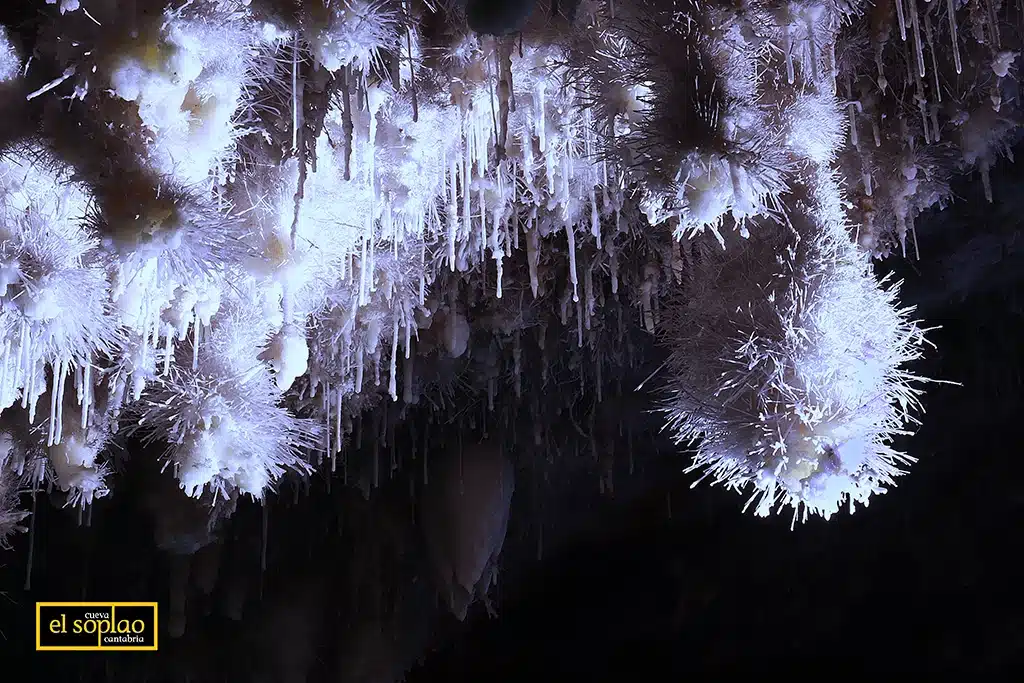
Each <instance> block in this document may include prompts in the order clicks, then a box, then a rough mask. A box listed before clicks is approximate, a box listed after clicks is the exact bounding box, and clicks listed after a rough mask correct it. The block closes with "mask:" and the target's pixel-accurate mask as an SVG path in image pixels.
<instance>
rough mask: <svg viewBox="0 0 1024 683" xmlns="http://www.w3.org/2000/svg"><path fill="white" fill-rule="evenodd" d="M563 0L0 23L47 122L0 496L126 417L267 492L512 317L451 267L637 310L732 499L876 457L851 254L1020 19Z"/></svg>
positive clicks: (940, 185) (192, 4)
mask: <svg viewBox="0 0 1024 683" xmlns="http://www.w3.org/2000/svg"><path fill="white" fill-rule="evenodd" d="M48 2H49V4H54V3H53V2H52V0H48ZM577 4H578V6H577V7H576V16H575V20H574V21H573V22H572V23H571V24H570V23H568V22H566V21H564V20H556V19H550V18H549V16H548V14H546V12H548V10H549V9H550V7H549V6H548V3H545V2H539V3H538V4H537V9H536V10H535V15H536V16H534V17H533V18H531V20H530V22H529V23H528V24H527V26H526V28H525V29H524V31H523V32H522V33H521V34H519V35H515V36H506V37H494V36H482V35H476V34H474V33H472V32H471V31H470V30H469V29H468V28H467V27H466V25H465V18H464V17H463V16H462V14H461V10H460V8H459V6H458V3H452V2H441V3H436V2H423V1H414V0H406V1H404V2H403V1H400V0H309V1H307V2H302V3H290V2H276V1H274V0H251V2H250V1H245V2H243V1H241V0H191V1H189V2H183V1H170V0H137V1H136V2H134V3H130V5H131V7H132V11H130V12H126V11H123V7H122V4H121V3H118V2H115V1H114V0H93V1H91V2H89V3H87V5H80V3H78V2H62V3H60V4H59V6H57V7H54V8H46V7H45V4H44V3H40V5H41V7H40V9H42V10H46V11H47V12H48V14H44V15H42V16H43V17H44V19H43V21H42V23H41V24H40V26H39V27H38V35H37V36H36V41H35V43H34V45H35V48H34V50H35V54H36V55H37V56H36V57H34V58H33V61H32V62H31V63H28V64H27V68H26V63H25V62H23V61H22V59H21V58H20V57H19V53H18V51H17V50H16V49H15V47H14V46H13V45H12V44H11V41H10V40H9V35H8V33H5V32H3V31H0V80H3V81H4V83H3V84H2V85H3V87H2V88H0V97H3V98H8V99H10V100H11V102H12V103H13V101H14V99H17V100H18V102H19V103H21V104H23V105H24V106H26V107H30V108H34V109H32V111H33V112H35V115H38V120H39V121H40V122H41V123H39V124H38V125H34V124H25V125H12V126H10V131H9V132H6V133H5V134H4V136H3V137H0V145H2V149H0V152H2V157H0V239H2V243H0V348H2V360H0V365H2V368H0V369H2V378H0V408H2V409H3V414H2V421H0V429H2V431H0V438H3V439H4V441H3V443H4V444H9V446H6V447H5V448H7V450H6V452H7V453H8V455H3V456H2V457H0V473H2V474H3V477H6V479H4V478H0V502H2V500H3V498H2V497H3V495H4V494H5V492H6V491H8V490H11V488H12V487H16V486H18V485H19V484H17V483H16V482H15V480H16V479H17V477H16V476H15V469H14V468H15V463H26V462H36V461H39V460H40V459H42V461H43V462H48V463H49V464H48V465H47V466H46V467H45V468H34V469H33V468H28V469H25V468H24V467H21V466H19V467H20V469H18V470H17V473H18V475H19V476H21V480H20V481H21V482H22V485H28V484H31V485H34V484H38V483H39V480H40V478H41V477H43V476H49V477H50V479H51V481H53V482H55V483H56V484H57V485H58V486H59V487H60V488H62V489H64V490H66V491H68V492H69V494H70V498H69V500H71V501H72V502H74V503H76V504H77V503H81V504H88V503H89V502H90V501H92V500H93V499H94V498H95V497H97V496H100V495H103V494H105V493H106V492H107V490H108V488H109V481H108V479H109V478H110V477H109V472H110V467H109V466H108V458H110V457H112V456H110V455H109V453H108V451H109V448H108V446H109V445H110V444H112V443H114V442H115V441H116V440H118V439H120V438H122V437H123V436H124V435H126V434H129V435H130V434H137V435H140V436H143V437H145V438H147V439H152V440H155V441H158V442H160V443H162V444H163V445H165V446H166V448H167V451H166V461H167V463H169V465H170V466H171V467H172V468H173V471H174V473H175V476H176V477H177V478H178V480H179V482H180V484H181V486H182V488H183V489H184V490H185V491H186V492H187V493H188V494H189V495H193V496H198V495H200V494H201V493H202V492H203V491H204V490H206V491H214V492H219V493H226V492H227V491H234V490H238V491H241V492H244V493H249V494H252V495H253V496H256V497H260V496H261V495H263V493H264V491H266V490H267V487H268V486H271V485H272V484H273V482H274V481H275V480H276V479H278V478H279V477H281V476H282V475H283V474H284V473H285V472H287V471H288V470H299V471H308V470H309V468H311V467H312V466H314V465H315V464H316V463H317V462H319V461H320V459H321V458H322V455H323V454H328V455H330V456H331V457H332V458H333V457H334V456H335V455H336V454H337V453H339V452H340V451H341V449H342V444H343V443H344V442H345V440H346V439H347V438H348V433H349V431H350V430H351V417H352V415H353V414H354V413H357V412H358V411H359V410H361V409H363V408H364V407H366V406H370V405H373V404H374V401H373V400H371V399H370V398H367V397H376V396H379V395H383V396H385V397H389V399H390V400H394V401H397V400H399V397H400V396H401V398H402V400H404V401H405V402H407V403H413V402H415V401H417V399H418V397H417V395H416V393H417V392H416V390H415V387H417V386H419V384H418V380H417V379H416V376H415V374H414V372H413V369H414V362H416V358H417V356H418V355H423V354H426V353H428V352H434V351H435V350H436V349H443V351H444V353H446V354H447V355H449V356H452V357H461V356H464V355H467V354H468V355H472V354H473V352H474V347H473V342H472V337H473V334H474V333H475V332H478V331H480V330H481V328H482V327H486V326H488V325H489V326H490V329H489V330H484V331H486V332H488V333H490V334H495V335H502V336H503V337H505V338H508V339H512V338H513V337H514V339H515V344H516V346H515V349H519V346H518V344H519V339H520V332H521V331H522V330H521V329H520V328H521V327H522V325H521V316H517V315H516V314H513V315H509V316H505V317H502V318H501V319H500V320H497V319H496V318H494V317H489V318H477V319H473V318H471V316H470V315H469V311H468V309H469V301H468V300H463V299H459V298H453V297H451V296H445V297H441V296H440V290H438V288H437V283H438V282H439V280H440V279H442V278H445V277H449V278H450V277H463V279H464V281H466V282H469V281H470V280H472V282H473V283H474V284H473V285H472V286H473V287H474V288H476V289H475V290H474V291H476V294H474V295H473V296H484V297H491V298H494V299H498V300H501V299H502V298H503V297H505V296H506V292H507V291H508V290H513V291H515V292H518V293H519V294H517V296H519V301H522V300H523V298H522V293H523V292H524V291H525V292H526V297H527V299H529V298H530V297H531V295H532V297H534V298H538V300H546V299H545V296H547V295H553V297H554V299H555V300H554V301H553V302H551V306H552V311H553V315H554V317H555V318H560V319H561V322H562V323H563V324H565V325H566V334H567V335H570V336H576V337H577V339H578V340H579V341H578V343H579V345H580V346H582V345H584V344H585V343H587V342H586V341H585V340H586V339H589V338H590V337H589V336H588V331H590V330H591V329H592V326H594V327H596V326H597V325H598V324H599V321H600V320H601V318H602V316H603V315H604V314H605V311H606V310H607V311H610V310H611V305H610V303H609V302H611V301H612V300H621V301H623V302H625V304H626V305H629V306H636V308H637V309H638V316H639V319H640V320H641V322H642V325H643V326H644V327H646V328H647V329H648V330H649V331H651V332H658V333H660V334H662V335H663V338H664V339H665V340H666V341H667V343H669V344H670V345H671V348H672V361H671V363H670V364H669V365H670V367H671V368H672V376H671V377H668V378H666V383H667V384H668V385H669V388H670V390H671V392H670V398H669V400H668V403H667V406H668V408H667V409H668V415H669V422H670V424H671V425H672V426H673V427H674V428H675V429H676V430H677V433H678V435H679V437H680V439H683V438H688V437H695V438H700V439H702V440H703V442H702V445H701V450H700V455H699V456H698V459H697V463H696V464H697V465H698V466H707V467H708V468H709V470H710V472H711V473H713V475H714V476H715V477H716V478H717V479H719V480H721V481H724V482H727V483H728V484H730V485H733V486H737V487H743V486H746V485H748V484H750V485H752V486H753V487H754V489H755V490H756V491H757V492H759V493H760V495H761V502H760V503H759V504H758V509H759V510H760V511H767V510H769V509H771V508H772V507H773V506H774V504H776V503H778V502H780V501H781V502H784V503H788V504H790V505H792V506H793V507H794V508H796V509H797V511H799V510H800V509H803V510H804V512H812V513H820V514H823V515H825V516H828V515H830V514H832V513H833V512H835V510H836V509H838V507H839V506H840V505H842V504H843V503H844V502H854V501H859V502H866V501H867V499H868V497H869V496H870V495H871V494H872V493H876V492H878V491H880V490H882V487H883V486H884V485H888V484H891V481H892V477H894V476H895V475H896V474H898V467H897V466H898V464H899V463H900V462H904V461H905V460H906V459H905V458H903V457H902V456H899V455H898V454H897V453H895V452H894V451H892V450H891V448H890V446H889V439H890V437H891V436H893V435H894V434H897V433H899V432H900V431H901V430H902V429H904V427H905V425H907V424H908V421H909V420H910V419H911V416H910V414H909V413H910V409H911V408H912V407H913V403H914V400H913V399H914V397H915V395H916V394H915V393H914V391H913V390H912V389H911V388H910V384H909V382H910V376H909V375H908V374H906V370H905V369H904V364H905V363H906V362H907V361H910V360H913V359H914V358H915V357H916V356H917V353H918V352H917V350H916V349H917V348H918V345H919V343H920V332H919V331H918V330H917V328H916V327H914V325H913V324H912V323H911V322H909V320H908V318H907V315H906V313H905V312H903V311H901V310H900V308H899V305H898V303H897V301H896V298H895V289H894V288H890V287H887V286H883V285H882V284H880V283H878V282H877V281H876V280H875V278H874V276H873V274H872V272H871V268H870V257H871V256H878V255H881V254H884V253H888V251H889V250H891V249H892V247H893V245H897V244H898V245H901V246H903V247H905V245H906V244H907V235H908V234H910V235H912V234H913V232H914V219H915V218H916V217H917V216H918V215H919V214H920V213H921V212H922V211H924V210H925V209H927V208H929V207H930V206H933V205H936V204H942V203H943V202H944V201H946V200H947V199H948V198H949V196H950V191H949V185H948V183H949V179H950V178H951V177H952V176H953V174H954V173H959V172H965V171H969V170H971V169H974V168H977V169H979V170H980V171H981V173H982V175H983V177H985V178H987V174H988V170H989V168H990V167H991V165H992V163H994V162H995V160H996V159H997V158H998V157H999V156H1000V154H1003V153H1005V152H1006V151H1007V150H1008V149H1009V147H1008V145H1009V142H1010V141H1011V136H1012V134H1013V131H1014V128H1015V126H1016V120H1017V118H1016V117H1017V110H1016V108H1015V106H1016V105H1015V103H1014V102H1013V97H1012V95H1007V96H1004V93H1010V92H1011V90H1010V85H1011V84H1012V83H1015V80H1014V78H1015V69H1016V66H1015V64H1016V54H1017V53H1016V50H1017V48H1018V45H1017V43H1018V42H1019V38H1018V36H1019V35H1020V32H1019V31H1016V32H1012V31H1010V30H1007V28H1006V24H1005V23H1000V22H1008V21H1010V19H1008V18H1006V16H1005V12H1004V10H1003V7H1002V5H1000V4H999V3H997V2H995V0H972V2H970V3H967V4H962V3H959V4H958V3H957V2H956V0H950V1H949V3H942V2H938V1H936V2H930V3H928V2H924V1H923V0H922V1H920V2H919V1H918V0H894V2H887V3H881V4H878V5H874V6H872V5H869V4H867V3H861V2H858V1H856V0H845V1H839V0H810V1H807V2H804V1H801V2H795V1H794V2H784V3H781V4H780V3H768V2H757V1H753V2H744V3H739V4H736V3H731V2H729V3H727V2H722V3H710V4H709V3H697V2H681V1H675V2H672V1H670V0H644V1H642V2H635V3H622V2H611V1H610V0H607V1H605V0H584V1H582V2H579V3H577ZM894 12H895V14H896V15H898V16H897V17H896V18H893V16H892V15H893V13H894ZM986 22H987V23H986ZM961 23H962V24H963V27H961V26H960V24H961ZM968 27H969V28H968ZM922 36H924V38H922ZM967 55H970V59H968V58H967ZM1013 92H1015V91H1013ZM12 106H13V105H12ZM19 106H21V105H19ZM33 120H35V119H33ZM705 233H711V234H712V236H711V237H709V236H708V235H706V234H705ZM626 234H630V235H637V234H639V235H644V236H647V237H649V238H650V239H652V240H654V239H658V238H660V236H661V235H666V236H667V237H666V239H665V243H666V244H667V245H669V246H666V247H665V248H663V249H649V250H646V251H643V250H640V251H636V252H635V253H633V252H628V253H627V252H623V251H622V250H623V249H624V248H625V247H624V246H623V245H624V244H636V240H632V241H629V242H626V241H624V240H623V235H626ZM723 247H724V250H723ZM519 254H525V262H526V267H525V272H523V270H515V271H512V272H513V273H514V275H515V277H518V278H520V279H521V280H522V281H517V280H513V279H512V277H511V276H510V275H509V274H508V273H506V267H508V268H511V267H512V266H511V265H509V264H512V263H513V262H515V260H516V257H517V256H518V255H519ZM470 276H472V278H471V277H470ZM666 295H668V296H667V297H666ZM515 305H516V304H514V303H510V304H509V306H515ZM570 318H572V322H570ZM517 320H518V321H520V322H517ZM508 346H509V348H512V346H513V345H512V344H509V345H508ZM510 353H512V352H510ZM514 353H519V351H515V352H514ZM515 359H516V360H515V372H516V382H517V384H516V386H517V387H518V386H519V384H518V382H519V374H520V373H522V372H529V371H531V370H529V369H523V368H522V367H521V363H520V362H519V359H520V356H519V355H516V356H515ZM598 375H599V376H600V370H599V371H598ZM597 385H598V386H597V390H598V391H600V386H601V382H600V381H598V382H597ZM488 386H489V388H490V387H491V385H488ZM517 393H518V392H517ZM26 473H27V474H26ZM26 477H27V479H26ZM5 482H6V483H5ZM12 482H15V483H12ZM3 487H7V488H3ZM0 526H2V523H0Z"/></svg>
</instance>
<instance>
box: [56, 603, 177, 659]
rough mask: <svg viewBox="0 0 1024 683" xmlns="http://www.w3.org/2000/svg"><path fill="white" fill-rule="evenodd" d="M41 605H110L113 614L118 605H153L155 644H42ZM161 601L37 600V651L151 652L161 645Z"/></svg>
mask: <svg viewBox="0 0 1024 683" xmlns="http://www.w3.org/2000/svg"><path fill="white" fill-rule="evenodd" d="M40 607H109V608H110V611H111V616H113V611H114V610H115V609H116V608H118V607H152V608H153V645H152V646H148V645H147V646H146V647H129V646H125V645H112V646H110V647H103V646H102V645H96V646H95V647H86V646H83V645H76V646H71V647H59V646H54V645H46V646H43V645H40V644H39V641H40V640H41V634H40V631H39V628H40V626H39V617H40V611H41V610H40V609H39V608H40ZM159 627H160V603H158V602H70V601H69V602H37V603H36V651H37V652H97V651H102V652H151V651H153V650H156V649H158V648H159V646H160V628H159Z"/></svg>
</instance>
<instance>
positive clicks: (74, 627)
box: [36, 602, 157, 650]
mask: <svg viewBox="0 0 1024 683" xmlns="http://www.w3.org/2000/svg"><path fill="white" fill-rule="evenodd" d="M156 617H157V603H155V602H37V603H36V649H37V650H155V649H156V623H157V620H156Z"/></svg>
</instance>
